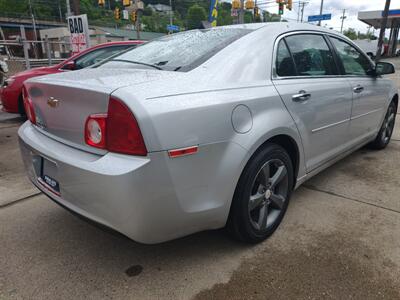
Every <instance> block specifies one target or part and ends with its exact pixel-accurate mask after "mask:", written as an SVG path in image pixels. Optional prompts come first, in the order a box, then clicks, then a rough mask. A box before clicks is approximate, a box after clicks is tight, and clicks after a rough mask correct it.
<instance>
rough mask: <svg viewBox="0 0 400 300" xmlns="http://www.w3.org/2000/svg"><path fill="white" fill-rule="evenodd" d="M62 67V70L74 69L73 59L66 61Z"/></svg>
mask: <svg viewBox="0 0 400 300" xmlns="http://www.w3.org/2000/svg"><path fill="white" fill-rule="evenodd" d="M62 69H63V70H70V71H73V70H75V69H76V65H75V62H74V61H73V60H71V61H69V62H67V63H66V64H65V65H64V66H63V67H62Z"/></svg>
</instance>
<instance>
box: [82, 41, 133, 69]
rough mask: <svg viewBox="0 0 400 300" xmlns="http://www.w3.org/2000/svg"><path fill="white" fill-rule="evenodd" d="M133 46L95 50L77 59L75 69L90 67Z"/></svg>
mask: <svg viewBox="0 0 400 300" xmlns="http://www.w3.org/2000/svg"><path fill="white" fill-rule="evenodd" d="M129 47H131V46H129V45H126V46H113V47H105V48H100V49H96V50H93V51H91V52H89V53H87V54H85V55H83V56H81V57H78V58H77V59H76V60H75V70H79V69H83V68H86V67H89V66H91V65H93V64H95V63H98V62H100V61H102V60H103V59H106V58H108V57H110V56H112V55H114V54H117V53H118V52H120V51H123V50H125V49H127V48H129Z"/></svg>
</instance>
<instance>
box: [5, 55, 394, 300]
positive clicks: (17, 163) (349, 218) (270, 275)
mask: <svg viewBox="0 0 400 300" xmlns="http://www.w3.org/2000/svg"><path fill="white" fill-rule="evenodd" d="M396 62H397V63H398V62H399V61H396ZM396 76H397V77H395V80H397V81H398V83H399V86H400V80H399V78H400V77H398V76H399V75H398V74H396ZM20 124H21V120H20V119H19V118H18V116H16V115H14V116H10V115H7V116H6V115H4V113H0V241H1V247H0V299H192V298H194V299H294V298H295V299H321V298H323V299H400V250H399V249H400V184H399V183H400V116H399V115H398V117H397V125H396V130H395V133H394V136H393V139H392V142H391V143H390V144H389V146H388V147H387V149H385V150H383V151H372V150H368V149H366V148H363V149H360V150H359V151H357V152H355V153H354V154H352V155H350V156H349V157H347V158H345V159H344V160H342V161H340V162H339V163H337V164H335V165H334V166H332V167H331V168H329V169H327V170H325V171H324V172H322V173H320V174H319V175H317V176H315V177H314V178H312V179H311V180H310V181H308V182H306V183H305V184H304V185H303V186H302V187H300V188H299V189H298V190H297V191H296V192H295V193H294V195H293V197H292V199H291V203H290V205H289V209H288V212H287V214H286V216H285V218H284V220H283V222H282V224H281V226H280V228H279V229H278V230H277V231H276V232H275V234H274V235H273V236H272V237H271V238H270V239H268V240H267V241H266V242H264V243H262V244H259V245H256V246H248V245H244V244H241V243H238V242H235V241H233V240H231V239H230V238H229V237H228V236H227V235H226V233H225V232H224V230H217V231H208V232H202V233H198V234H194V235H191V236H188V237H185V238H182V239H179V240H175V241H171V242H167V243H163V244H159V245H152V246H146V245H141V244H138V243H135V242H133V241H131V240H129V239H127V238H125V237H122V236H120V235H116V234H113V233H110V232H106V231H103V230H100V229H98V228H97V227H94V226H92V225H91V224H88V223H86V222H84V221H82V220H80V219H79V218H77V217H75V216H73V215H71V214H70V213H68V212H67V211H65V210H64V209H62V208H60V207H59V206H57V205H56V204H54V203H53V202H52V201H50V200H49V199H48V198H47V197H45V196H44V195H43V194H41V193H39V191H38V190H37V189H36V188H34V187H33V186H32V185H31V184H30V183H29V182H28V180H27V179H26V176H25V174H24V170H23V167H22V162H21V159H20V156H19V150H18V141H17V129H18V126H19V125H20Z"/></svg>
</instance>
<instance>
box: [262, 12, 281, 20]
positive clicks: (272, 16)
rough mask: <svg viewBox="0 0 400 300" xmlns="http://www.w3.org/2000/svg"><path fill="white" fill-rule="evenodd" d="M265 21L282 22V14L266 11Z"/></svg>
mask: <svg viewBox="0 0 400 300" xmlns="http://www.w3.org/2000/svg"><path fill="white" fill-rule="evenodd" d="M263 13H264V22H280V21H281V16H280V15H277V14H271V13H270V12H268V11H264V12H263Z"/></svg>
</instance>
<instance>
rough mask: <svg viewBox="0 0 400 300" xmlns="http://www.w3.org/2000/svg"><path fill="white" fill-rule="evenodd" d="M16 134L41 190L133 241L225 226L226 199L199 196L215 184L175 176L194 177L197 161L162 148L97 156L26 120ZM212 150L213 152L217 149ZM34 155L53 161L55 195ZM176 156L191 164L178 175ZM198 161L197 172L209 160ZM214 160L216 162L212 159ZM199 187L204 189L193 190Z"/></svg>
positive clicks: (31, 175) (150, 240)
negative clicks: (141, 153)
mask: <svg viewBox="0 0 400 300" xmlns="http://www.w3.org/2000/svg"><path fill="white" fill-rule="evenodd" d="M18 133H19V141H20V148H21V154H22V157H23V161H24V164H25V167H26V170H27V173H28V176H29V178H30V180H31V181H32V182H33V183H34V184H35V185H36V186H37V187H38V188H39V189H40V190H42V191H43V193H45V194H47V195H48V196H49V197H51V198H52V199H53V200H54V201H56V202H58V203H59V204H61V205H62V206H65V207H66V208H68V209H69V210H72V211H74V212H76V213H77V214H79V215H82V216H84V217H86V218H88V219H91V220H93V221H94V222H97V223H100V224H102V225H105V226H107V227H110V228H112V229H114V230H116V231H119V232H121V233H122V234H124V235H126V236H128V237H129V238H131V239H133V240H135V241H138V242H141V243H147V244H152V243H158V242H163V241H166V240H170V239H174V238H178V237H181V236H184V235H187V234H190V233H193V232H197V231H201V230H205V229H214V228H220V227H223V226H224V225H225V222H226V219H227V215H228V212H229V205H230V201H227V200H226V199H210V200H208V201H202V199H204V198H206V197H207V198H208V197H210V194H207V190H209V191H213V187H212V186H200V187H199V182H200V183H201V180H198V181H194V182H184V185H181V184H177V180H176V179H177V178H176V177H177V176H183V178H188V177H189V176H192V177H193V176H194V179H195V178H196V174H195V172H196V171H197V170H195V169H193V167H194V166H195V165H196V162H193V161H190V160H191V159H192V158H191V157H190V156H187V157H185V158H184V157H182V158H181V159H179V160H172V159H170V158H169V157H168V155H167V153H166V152H164V151H161V152H154V153H150V154H149V155H148V156H147V157H135V156H128V155H120V154H115V153H107V154H106V155H104V156H100V155H96V154H91V153H87V152H85V151H82V150H78V149H75V148H72V147H70V146H67V145H64V144H62V143H60V142H57V141H54V140H52V139H50V138H49V137H47V136H45V135H44V134H42V133H40V132H39V131H38V130H36V129H35V128H34V127H33V126H32V125H31V124H30V122H29V121H28V122H26V123H25V124H23V125H22V126H21V128H20V129H19V132H18ZM211 151H214V152H215V149H212V150H211ZM204 152H207V151H204ZM35 156H41V157H44V158H45V159H48V160H50V161H52V162H54V163H55V164H56V166H57V175H56V177H57V178H56V179H57V181H58V182H59V184H60V194H59V195H57V194H55V193H53V192H52V191H51V190H49V189H47V188H45V187H44V186H43V185H42V184H41V183H40V182H39V181H38V174H37V171H36V170H35V166H34V163H33V157H35ZM176 161H179V162H178V164H179V165H180V166H181V165H182V163H183V164H186V165H187V166H188V167H190V166H191V167H192V169H190V168H189V170H188V173H186V174H181V173H182V172H183V173H185V171H182V170H180V171H179V168H178V169H176V168H177V166H176V165H174V164H176ZM202 164H203V166H202V168H203V170H200V171H201V172H204V165H207V164H205V163H202ZM212 165H215V164H214V163H213V162H211V164H210V166H212ZM228 171H229V170H228ZM176 172H178V173H176ZM174 174H177V175H176V176H174ZM211 176H212V175H211ZM207 179H208V178H207ZM211 181H214V182H215V183H216V184H220V182H218V181H215V180H213V179H211ZM191 185H192V186H191ZM227 188H228V189H229V187H228V186H227ZM233 190H234V189H232V193H233ZM199 191H203V192H204V194H197V192H199ZM188 195H193V196H192V197H188ZM226 195H228V196H227V197H231V196H232V194H231V191H229V190H227V191H226ZM214 196H216V197H218V195H214ZM227 199H229V198H227Z"/></svg>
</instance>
